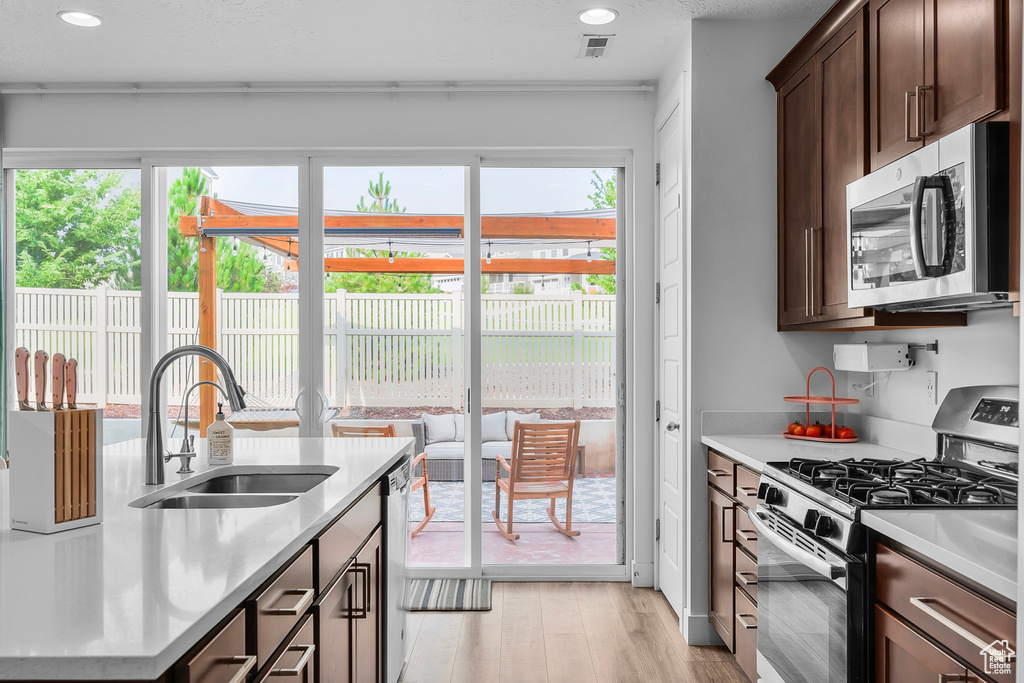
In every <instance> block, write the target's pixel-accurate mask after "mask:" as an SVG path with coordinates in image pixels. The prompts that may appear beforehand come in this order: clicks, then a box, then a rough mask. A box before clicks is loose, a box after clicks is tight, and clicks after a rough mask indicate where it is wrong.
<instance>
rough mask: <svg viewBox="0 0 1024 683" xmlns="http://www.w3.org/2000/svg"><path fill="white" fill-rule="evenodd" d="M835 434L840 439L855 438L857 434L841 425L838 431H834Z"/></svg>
mask: <svg viewBox="0 0 1024 683" xmlns="http://www.w3.org/2000/svg"><path fill="white" fill-rule="evenodd" d="M836 436H837V437H838V438H840V439H855V438H857V435H856V434H855V433H854V432H853V430H852V429H850V428H849V427H843V428H842V429H840V430H839V431H838V432H836Z"/></svg>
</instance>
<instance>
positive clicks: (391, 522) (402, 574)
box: [382, 456, 412, 683]
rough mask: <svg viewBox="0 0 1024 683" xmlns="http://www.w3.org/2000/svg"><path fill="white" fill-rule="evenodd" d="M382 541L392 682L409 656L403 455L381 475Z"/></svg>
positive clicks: (406, 466)
mask: <svg viewBox="0 0 1024 683" xmlns="http://www.w3.org/2000/svg"><path fill="white" fill-rule="evenodd" d="M384 479H385V481H384V486H383V487H382V488H383V490H384V496H385V501H384V512H385V515H386V516H385V520H384V538H385V540H384V542H385V544H386V549H387V569H386V571H387V578H386V580H387V584H386V591H387V592H386V599H385V609H384V634H385V639H384V661H385V668H384V681H385V683H396V681H398V677H399V676H401V674H402V667H403V666H405V662H406V660H407V659H408V655H409V642H408V640H406V621H407V619H406V616H407V609H408V605H407V601H406V595H405V594H406V586H407V584H408V570H407V569H406V553H407V550H408V544H409V523H408V519H409V484H410V481H411V480H412V457H411V456H406V457H404V458H402V460H400V461H399V463H398V464H397V465H395V466H394V467H393V468H392V469H391V471H390V472H388V473H387V474H386V475H385V477H384Z"/></svg>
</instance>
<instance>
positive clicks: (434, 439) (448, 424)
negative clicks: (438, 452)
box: [423, 413, 455, 444]
mask: <svg viewBox="0 0 1024 683" xmlns="http://www.w3.org/2000/svg"><path fill="white" fill-rule="evenodd" d="M423 426H424V427H425V428H426V441H427V443H428V444H432V443H438V442H445V441H455V416H454V415H428V414H426V413H423Z"/></svg>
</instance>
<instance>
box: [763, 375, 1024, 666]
mask: <svg viewBox="0 0 1024 683" xmlns="http://www.w3.org/2000/svg"><path fill="white" fill-rule="evenodd" d="M1018 422H1019V413H1018V388H1017V387H1011V386H975V387H962V388H959V389H953V390H951V391H950V392H949V394H948V395H947V396H946V398H945V400H944V401H943V402H942V405H941V406H940V408H939V411H938V413H937V414H936V416H935V420H934V422H933V423H932V428H933V429H934V430H935V432H936V442H937V447H936V455H935V457H934V458H932V459H926V458H919V459H908V460H869V459H860V460H857V459H849V460H841V461H828V460H807V459H796V460H791V461H790V462H771V463H768V464H767V465H766V466H765V468H764V471H763V473H762V475H761V481H760V486H759V491H758V494H759V495H758V498H759V499H761V500H762V501H763V503H761V504H760V505H758V506H757V508H756V509H754V510H751V511H750V512H749V513H748V514H749V516H750V520H751V522H752V523H753V524H754V525H755V527H756V528H757V530H758V534H759V539H758V568H757V570H758V571H757V573H758V602H757V613H758V618H757V623H758V636H757V651H758V653H757V667H758V674H759V675H760V676H761V681H762V682H763V683H826V682H828V683H860V682H865V681H868V680H869V679H870V674H869V671H870V669H869V666H870V654H871V652H870V643H871V637H872V634H871V620H870V619H869V618H868V615H869V614H870V612H869V607H870V604H871V602H872V601H873V594H872V593H873V589H872V585H873V581H872V577H871V576H870V567H871V564H872V562H871V558H870V557H869V553H870V544H869V543H868V542H867V531H866V529H865V527H864V526H863V525H862V524H861V522H860V511H861V510H864V509H878V508H886V509H894V508H904V509H907V508H926V509H927V508H934V509H939V508H950V507H957V508H958V509H959V508H962V509H964V511H965V514H969V511H970V510H974V509H993V508H1016V506H1017V481H1018V479H1017V462H1018V448H1019V445H1020V437H1019V430H1018Z"/></svg>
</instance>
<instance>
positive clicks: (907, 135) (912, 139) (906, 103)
mask: <svg viewBox="0 0 1024 683" xmlns="http://www.w3.org/2000/svg"><path fill="white" fill-rule="evenodd" d="M911 97H915V98H916V95H915V94H914V93H913V92H911V91H909V90H908V91H907V92H906V96H905V99H904V102H903V108H904V112H903V113H904V117H903V126H904V133H905V135H904V136H903V137H904V139H905V140H906V141H907V142H917V141H919V140H920V139H921V136H920V135H913V136H912V135H911V134H910V98H911ZM915 103H916V102H915ZM914 120H915V124H916V123H917V122H918V121H919V119H918V116H917V113H916V112H915V115H914Z"/></svg>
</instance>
